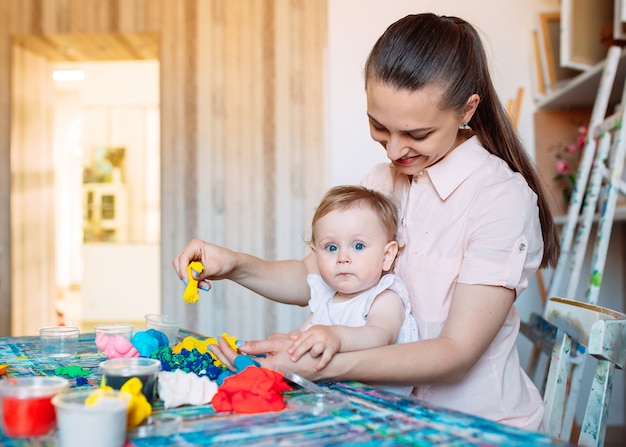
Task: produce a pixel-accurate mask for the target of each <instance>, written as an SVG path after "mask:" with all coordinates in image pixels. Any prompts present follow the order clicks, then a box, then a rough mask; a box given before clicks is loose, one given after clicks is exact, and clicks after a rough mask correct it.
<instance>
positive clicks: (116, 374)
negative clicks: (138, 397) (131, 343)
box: [100, 357, 161, 404]
mask: <svg viewBox="0 0 626 447" xmlns="http://www.w3.org/2000/svg"><path fill="white" fill-rule="evenodd" d="M100 370H101V371H102V380H103V381H104V383H105V385H107V386H110V387H111V388H113V389H116V390H119V389H121V388H122V385H124V384H125V383H126V382H127V381H128V380H130V379H132V378H133V377H137V378H138V379H139V380H141V383H142V387H141V392H142V393H143V395H144V396H146V399H147V400H148V402H150V403H151V404H152V403H154V400H155V394H156V385H157V374H158V372H159V371H160V370H161V361H160V360H157V359H149V358H146V357H133V358H117V359H109V360H105V361H104V362H100Z"/></svg>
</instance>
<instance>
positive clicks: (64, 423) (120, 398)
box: [52, 388, 131, 447]
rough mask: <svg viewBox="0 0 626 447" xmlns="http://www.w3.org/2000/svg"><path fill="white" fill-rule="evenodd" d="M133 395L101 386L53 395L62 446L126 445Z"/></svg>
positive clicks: (111, 446)
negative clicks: (100, 387) (104, 388)
mask: <svg viewBox="0 0 626 447" xmlns="http://www.w3.org/2000/svg"><path fill="white" fill-rule="evenodd" d="M130 397H131V396H130V394H128V393H122V392H120V391H117V390H103V389H98V388H95V389H89V390H86V389H82V390H69V391H66V392H63V393H59V394H57V395H56V396H54V398H53V399H52V404H53V405H54V407H55V409H56V415H57V421H58V427H59V441H60V445H61V447H84V446H90V447H121V446H123V445H124V443H125V441H126V419H127V415H128V403H129V401H130ZM90 398H91V399H90ZM88 399H89V400H88Z"/></svg>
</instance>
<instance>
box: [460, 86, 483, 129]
mask: <svg viewBox="0 0 626 447" xmlns="http://www.w3.org/2000/svg"><path fill="white" fill-rule="evenodd" d="M478 104H480V96H478V95H477V94H476V93H474V94H472V95H471V96H470V97H469V99H468V100H467V103H466V104H465V107H464V108H463V119H462V120H461V121H462V122H463V123H469V122H470V120H471V119H472V117H473V116H474V113H475V112H476V109H477V108H478Z"/></svg>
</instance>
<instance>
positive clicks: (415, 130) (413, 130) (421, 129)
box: [367, 113, 433, 133]
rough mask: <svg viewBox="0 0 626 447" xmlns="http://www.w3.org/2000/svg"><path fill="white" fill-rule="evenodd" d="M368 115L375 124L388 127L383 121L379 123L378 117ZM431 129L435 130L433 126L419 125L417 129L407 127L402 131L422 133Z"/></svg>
mask: <svg viewBox="0 0 626 447" xmlns="http://www.w3.org/2000/svg"><path fill="white" fill-rule="evenodd" d="M367 117H368V118H369V119H370V121H372V122H373V123H374V124H376V125H377V126H380V127H386V126H384V125H382V124H381V123H379V122H378V121H377V120H376V118H374V117H373V116H372V115H370V114H369V113H368V114H367ZM431 130H433V128H432V127H418V128H416V129H407V130H403V131H402V132H404V133H416V132H417V133H420V132H430V131H431Z"/></svg>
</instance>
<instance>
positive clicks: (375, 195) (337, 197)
mask: <svg viewBox="0 0 626 447" xmlns="http://www.w3.org/2000/svg"><path fill="white" fill-rule="evenodd" d="M356 207H361V208H368V209H371V210H372V211H373V212H374V213H375V214H376V216H377V217H378V219H379V220H380V223H381V225H382V227H383V228H384V229H385V234H386V236H387V241H394V240H396V237H397V231H398V208H397V207H396V205H395V204H394V202H393V201H392V200H391V199H390V198H389V197H387V196H385V195H384V194H382V193H380V192H378V191H374V190H372V189H368V188H365V187H364V186H356V185H345V186H335V187H334V188H331V189H330V190H329V191H328V192H327V193H326V194H324V197H322V200H321V202H320V204H319V205H318V206H317V209H316V210H315V214H314V215H313V221H312V222H311V227H312V229H311V241H310V242H311V243H313V244H314V243H315V224H316V223H317V221H318V220H320V219H321V218H322V217H324V216H326V215H327V214H328V213H330V212H332V211H337V210H342V211H343V210H347V209H351V208H356Z"/></svg>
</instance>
